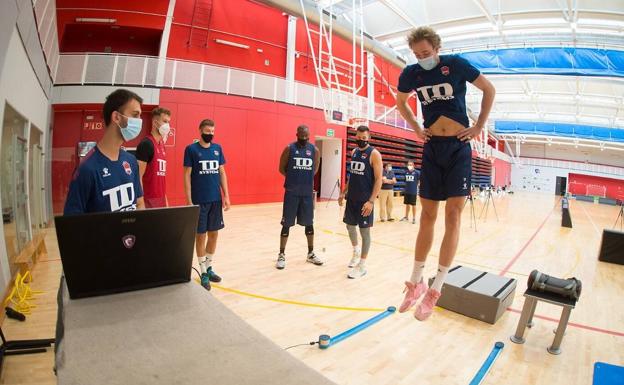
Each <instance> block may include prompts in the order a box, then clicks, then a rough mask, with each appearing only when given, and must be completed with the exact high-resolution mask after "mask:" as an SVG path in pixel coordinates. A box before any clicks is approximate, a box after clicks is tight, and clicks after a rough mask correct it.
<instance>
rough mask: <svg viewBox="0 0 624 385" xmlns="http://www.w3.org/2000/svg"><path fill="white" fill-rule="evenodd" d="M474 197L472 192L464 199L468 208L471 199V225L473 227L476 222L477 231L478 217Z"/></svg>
mask: <svg viewBox="0 0 624 385" xmlns="http://www.w3.org/2000/svg"><path fill="white" fill-rule="evenodd" d="M473 200H474V198H473V197H472V194H470V195H468V196H467V197H466V201H464V208H466V203H468V201H470V227H472V225H473V224H474V229H475V232H477V217H476V216H475V209H474V202H473Z"/></svg>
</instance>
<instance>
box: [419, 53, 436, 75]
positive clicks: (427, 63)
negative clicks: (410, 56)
mask: <svg viewBox="0 0 624 385" xmlns="http://www.w3.org/2000/svg"><path fill="white" fill-rule="evenodd" d="M418 64H420V66H421V67H422V68H423V69H425V70H427V71H429V70H431V69H433V68H434V67H435V66H437V65H438V61H437V60H436V58H435V55H431V56H429V57H426V58H424V59H418Z"/></svg>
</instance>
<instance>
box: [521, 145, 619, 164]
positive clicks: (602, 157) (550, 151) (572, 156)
mask: <svg viewBox="0 0 624 385" xmlns="http://www.w3.org/2000/svg"><path fill="white" fill-rule="evenodd" d="M509 145H510V146H511V148H512V149H513V151H515V149H516V148H515V143H509ZM516 155H517V154H516ZM520 157H531V158H547V159H562V160H572V161H576V162H588V163H594V164H606V165H610V166H618V167H624V151H614V150H604V151H600V149H598V148H587V147H579V148H574V146H562V145H556V144H554V145H552V146H548V145H547V144H535V143H525V144H522V145H520Z"/></svg>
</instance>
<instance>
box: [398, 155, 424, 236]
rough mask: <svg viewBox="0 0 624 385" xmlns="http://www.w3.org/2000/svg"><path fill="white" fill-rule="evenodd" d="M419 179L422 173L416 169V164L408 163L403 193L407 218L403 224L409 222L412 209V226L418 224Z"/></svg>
mask: <svg viewBox="0 0 624 385" xmlns="http://www.w3.org/2000/svg"><path fill="white" fill-rule="evenodd" d="M418 179H420V171H418V170H416V169H415V168H414V162H412V161H411V160H410V161H409V162H407V171H405V191H404V192H403V204H405V216H404V217H403V218H402V219H401V222H407V221H409V212H410V208H411V209H412V210H411V211H412V224H415V223H416V194H418Z"/></svg>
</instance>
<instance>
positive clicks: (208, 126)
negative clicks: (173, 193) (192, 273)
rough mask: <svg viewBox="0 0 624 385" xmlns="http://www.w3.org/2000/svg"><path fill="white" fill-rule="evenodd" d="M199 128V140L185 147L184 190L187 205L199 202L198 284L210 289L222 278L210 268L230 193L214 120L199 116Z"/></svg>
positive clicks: (196, 240) (228, 204)
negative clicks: (215, 141) (211, 284)
mask: <svg viewBox="0 0 624 385" xmlns="http://www.w3.org/2000/svg"><path fill="white" fill-rule="evenodd" d="M199 132H200V138H201V139H200V140H199V142H196V143H193V144H189V145H188V146H186V149H185V150H184V191H185V192H186V200H187V202H188V204H189V205H199V222H198V224H197V236H196V237H195V250H196V251H197V259H198V260H199V268H200V270H201V285H202V286H203V287H204V288H206V289H207V290H210V282H221V277H219V276H218V275H217V274H216V273H215V272H214V271H213V270H212V258H213V257H214V254H215V251H216V249H217V236H218V235H219V230H221V229H222V228H223V227H224V224H223V209H225V210H226V211H227V210H229V209H230V194H229V190H228V183H227V175H226V174H225V167H224V166H225V156H224V155H223V149H222V148H221V146H220V145H218V144H216V143H213V142H212V139H213V137H214V133H215V124H214V122H213V121H212V120H210V119H204V120H202V121H201V123H199ZM221 191H223V197H222V196H221ZM206 238H207V240H206Z"/></svg>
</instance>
